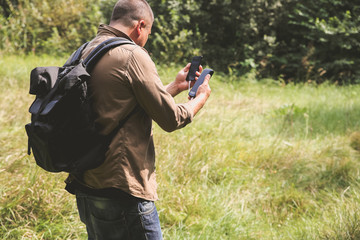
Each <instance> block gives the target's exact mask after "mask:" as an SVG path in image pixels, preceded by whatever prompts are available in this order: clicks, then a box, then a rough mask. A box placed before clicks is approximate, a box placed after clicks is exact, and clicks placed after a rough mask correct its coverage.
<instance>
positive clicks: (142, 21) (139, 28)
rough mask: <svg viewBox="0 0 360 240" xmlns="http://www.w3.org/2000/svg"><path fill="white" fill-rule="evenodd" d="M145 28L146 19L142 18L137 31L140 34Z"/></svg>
mask: <svg viewBox="0 0 360 240" xmlns="http://www.w3.org/2000/svg"><path fill="white" fill-rule="evenodd" d="M143 28H145V21H144V20H140V21H139V22H138V24H137V26H136V32H137V34H138V35H140V34H141V31H142V30H143Z"/></svg>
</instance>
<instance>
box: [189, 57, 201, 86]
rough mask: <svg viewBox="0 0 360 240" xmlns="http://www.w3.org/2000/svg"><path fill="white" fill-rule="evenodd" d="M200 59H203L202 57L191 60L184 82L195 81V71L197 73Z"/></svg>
mask: <svg viewBox="0 0 360 240" xmlns="http://www.w3.org/2000/svg"><path fill="white" fill-rule="evenodd" d="M202 58H203V57H202V56H195V57H193V59H192V60H191V65H190V69H189V72H188V75H187V76H186V81H195V77H196V71H199V67H200V64H201V59H202Z"/></svg>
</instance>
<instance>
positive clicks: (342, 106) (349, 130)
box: [0, 56, 360, 240]
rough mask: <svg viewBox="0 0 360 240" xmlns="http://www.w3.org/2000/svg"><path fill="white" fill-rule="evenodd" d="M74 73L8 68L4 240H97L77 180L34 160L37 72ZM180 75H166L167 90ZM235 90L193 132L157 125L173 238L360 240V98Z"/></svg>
mask: <svg viewBox="0 0 360 240" xmlns="http://www.w3.org/2000/svg"><path fill="white" fill-rule="evenodd" d="M64 61H65V59H54V58H51V57H42V58H40V57H34V56H30V57H19V56H2V58H1V60H0V87H1V88H2V89H3V91H2V92H1V93H0V99H1V100H0V109H1V110H0V123H1V125H0V128H1V129H0V180H1V182H2V184H1V187H0V196H1V197H0V236H1V237H2V239H86V234H85V232H86V231H85V227H84V226H83V225H82V224H81V222H80V220H79V217H78V214H77V210H76V205H75V199H74V197H73V196H72V195H70V194H68V193H67V192H65V190H64V186H65V184H64V182H63V181H64V179H65V177H66V174H50V173H47V172H45V171H43V170H41V169H40V168H38V167H37V166H36V165H35V162H34V160H33V157H32V156H30V157H29V156H27V154H26V151H27V137H26V134H25V131H24V125H25V124H26V123H27V122H28V121H29V120H30V115H29V114H28V112H27V109H28V107H29V105H30V104H31V102H32V100H33V96H30V95H28V86H29V85H28V84H29V72H30V70H31V69H32V68H33V67H35V66H40V65H44V66H45V65H61V64H62V63H63V62H64ZM179 68H180V67H179ZM179 68H178V67H159V69H158V70H159V74H160V76H161V78H162V79H163V81H164V82H165V83H167V82H169V81H171V80H172V79H173V77H174V76H175V75H176V73H177V71H178V70H179ZM226 78H227V76H222V75H220V74H217V73H215V75H214V77H213V79H212V80H211V81H212V82H211V87H212V95H211V97H210V99H209V102H208V103H207V104H206V106H205V107H204V109H203V110H201V112H200V113H199V114H198V115H197V116H196V117H195V119H194V121H193V123H191V124H190V125H189V126H187V127H186V128H184V129H181V130H179V131H176V132H173V133H170V134H169V133H166V132H164V131H162V130H161V129H160V128H159V127H158V126H157V125H156V124H155V129H154V138H155V144H156V153H157V180H158V183H159V187H158V192H159V197H160V200H159V201H158V202H157V207H158V210H159V215H160V220H161V224H162V228H163V233H164V238H165V239H171V240H172V239H179V240H180V239H214V240H215V239H216V240H217V239H244V240H245V239H266V240H267V239H359V238H360V225H359V214H358V213H359V210H360V198H359V194H360V187H359V179H360V173H359V169H360V162H359V159H360V158H359V156H360V155H359V153H358V152H357V151H356V150H355V149H356V148H357V146H359V144H358V142H357V141H358V140H357V139H358V138H357V137H356V136H357V135H356V132H357V131H360V121H359V119H360V105H359V104H360V97H359V96H360V87H359V86H346V87H336V86H331V85H326V84H324V85H321V86H312V85H297V86H293V85H288V86H283V85H281V84H279V83H278V82H275V81H272V80H266V81H262V82H260V83H257V82H254V81H253V79H252V77H251V75H249V76H247V77H242V78H241V79H239V82H238V83H237V82H233V83H232V84H228V83H225V82H226V81H227V79H226ZM229 78H230V76H229ZM231 78H232V79H234V77H231ZM186 99H187V96H186V93H183V94H181V95H179V96H177V97H176V101H177V102H183V101H186Z"/></svg>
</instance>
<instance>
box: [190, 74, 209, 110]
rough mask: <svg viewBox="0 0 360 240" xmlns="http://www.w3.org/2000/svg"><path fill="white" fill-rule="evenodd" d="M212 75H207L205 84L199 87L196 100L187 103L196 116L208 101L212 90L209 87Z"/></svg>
mask: <svg viewBox="0 0 360 240" xmlns="http://www.w3.org/2000/svg"><path fill="white" fill-rule="evenodd" d="M210 78H211V75H210V74H208V75H206V77H205V79H204V82H203V83H202V84H201V85H200V86H199V88H198V90H197V92H196V96H195V98H193V99H191V100H190V101H189V102H187V103H185V104H186V105H187V106H188V107H189V108H190V109H191V111H192V112H193V115H194V116H195V115H196V114H197V113H198V112H199V111H200V109H201V108H202V107H203V106H204V105H205V103H206V101H207V100H208V98H209V96H210V93H211V88H210V85H209V81H210Z"/></svg>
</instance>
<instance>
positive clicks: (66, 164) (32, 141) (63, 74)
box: [25, 37, 134, 173]
mask: <svg viewBox="0 0 360 240" xmlns="http://www.w3.org/2000/svg"><path fill="white" fill-rule="evenodd" d="M123 44H134V43H133V42H131V41H130V40H128V39H125V38H119V37H117V38H111V39H109V40H106V41H104V42H103V43H101V44H100V45H99V46H97V47H96V48H95V49H94V50H93V51H92V52H91V53H90V54H89V56H88V57H87V58H86V59H85V60H84V61H83V60H81V52H82V51H83V49H84V48H85V47H86V46H87V43H85V44H84V45H82V46H81V47H80V48H79V49H78V50H77V51H76V52H75V53H74V54H73V55H72V56H71V57H70V59H69V60H68V61H67V62H66V63H65V65H64V66H63V67H37V68H34V69H33V70H32V71H31V75H30V94H33V95H36V98H35V100H34V102H33V103H32V105H31V106H30V109H29V112H30V113H31V123H29V124H27V125H26V126H25V129H26V133H27V135H28V144H29V145H28V154H29V155H30V154H31V149H32V151H33V155H34V158H35V160H36V163H37V165H39V166H40V167H42V168H43V169H45V170H47V171H49V172H61V171H65V172H69V173H81V172H83V171H85V170H88V169H92V168H96V167H98V166H99V165H100V164H101V163H103V161H104V160H105V153H106V151H107V149H108V145H109V143H110V141H111V139H112V137H113V135H114V134H115V133H116V131H117V130H119V128H120V127H121V126H122V125H123V124H124V123H125V121H126V120H127V119H128V118H129V117H130V115H128V116H127V117H126V118H125V119H124V120H122V121H121V122H120V123H119V125H118V127H117V128H116V129H114V130H113V131H112V133H111V134H109V135H107V136H103V135H100V134H99V133H98V132H97V131H96V128H95V124H94V116H93V113H92V111H91V104H90V102H89V99H88V95H87V92H88V89H87V86H88V81H89V79H90V74H89V73H90V72H91V70H92V69H93V67H94V66H95V64H96V62H97V61H98V60H99V59H100V58H101V57H102V56H103V55H104V54H105V53H106V52H107V51H108V50H109V49H111V48H114V47H117V46H120V45H123Z"/></svg>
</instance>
